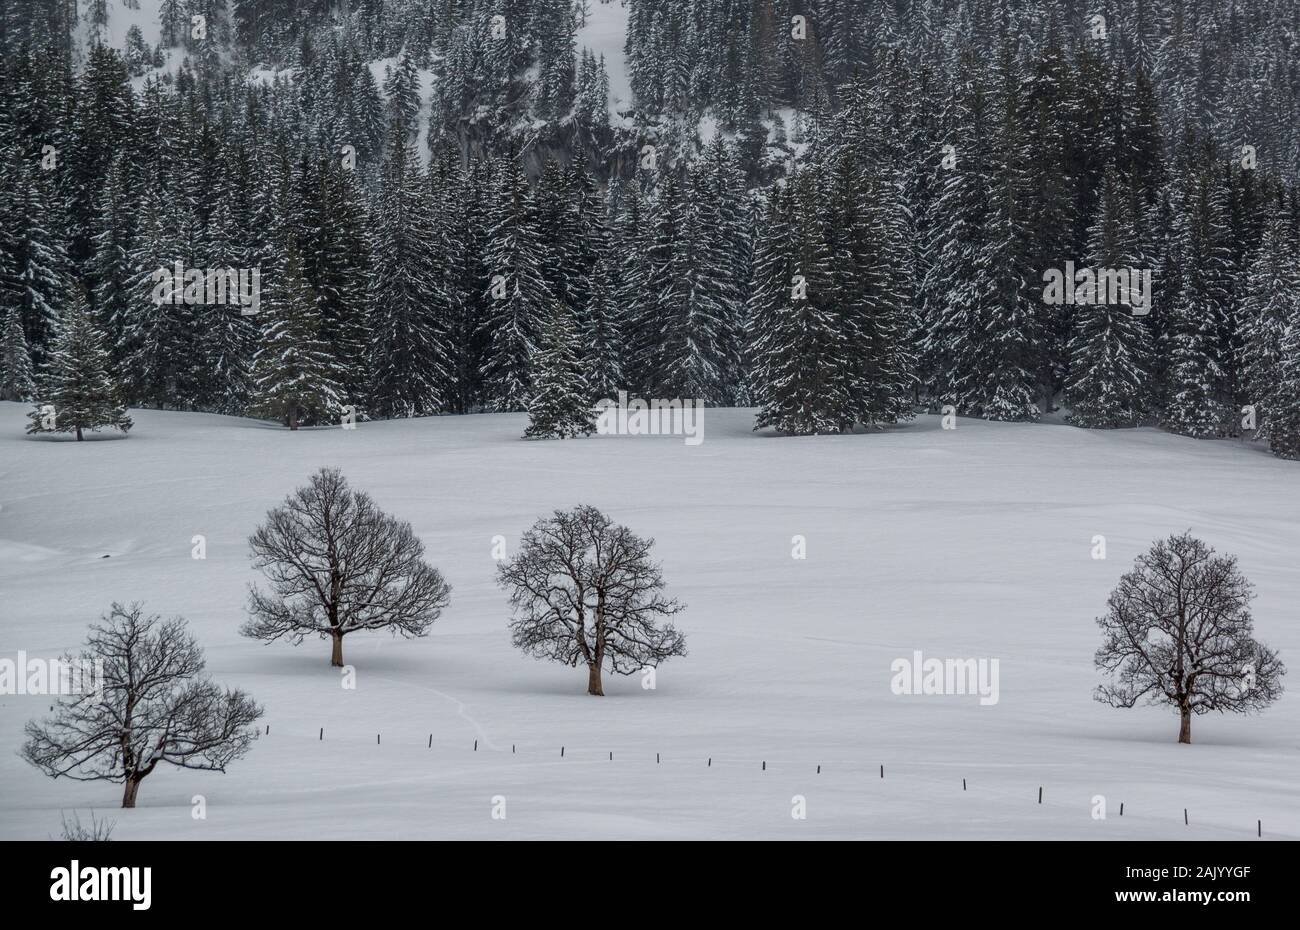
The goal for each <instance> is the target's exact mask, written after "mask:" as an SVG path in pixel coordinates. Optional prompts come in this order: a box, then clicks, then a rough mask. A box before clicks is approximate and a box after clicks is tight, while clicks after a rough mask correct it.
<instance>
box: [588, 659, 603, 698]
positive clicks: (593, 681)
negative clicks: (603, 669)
mask: <svg viewBox="0 0 1300 930" xmlns="http://www.w3.org/2000/svg"><path fill="white" fill-rule="evenodd" d="M587 693H588V694H594V695H596V696H597V697H604V696H605V689H604V688H602V687H601V686H600V666H599V665H588V666H587Z"/></svg>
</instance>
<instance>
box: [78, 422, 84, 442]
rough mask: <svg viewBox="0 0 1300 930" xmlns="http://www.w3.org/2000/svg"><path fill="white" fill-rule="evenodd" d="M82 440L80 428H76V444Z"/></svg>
mask: <svg viewBox="0 0 1300 930" xmlns="http://www.w3.org/2000/svg"><path fill="white" fill-rule="evenodd" d="M82 438H83V437H82V435H81V427H80V426H78V427H77V442H81V440H82Z"/></svg>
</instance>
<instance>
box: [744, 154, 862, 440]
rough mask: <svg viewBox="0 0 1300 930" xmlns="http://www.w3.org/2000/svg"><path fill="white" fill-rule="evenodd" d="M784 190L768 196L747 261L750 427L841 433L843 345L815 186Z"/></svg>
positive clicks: (847, 422)
mask: <svg viewBox="0 0 1300 930" xmlns="http://www.w3.org/2000/svg"><path fill="white" fill-rule="evenodd" d="M790 186H791V188H792V190H789V191H787V192H785V193H774V195H773V197H772V202H771V204H770V205H769V207H768V211H767V214H766V216H765V217H764V222H763V224H762V228H761V230H760V234H759V238H758V242H757V246H756V251H755V257H754V290H753V296H752V297H751V305H750V326H751V329H750V339H751V348H750V354H751V357H752V358H753V360H754V393H755V396H756V399H757V400H758V402H759V405H760V406H759V411H758V416H757V418H756V421H755V424H754V428H755V429H761V428H763V427H765V426H772V427H775V428H776V430H777V431H778V432H781V433H786V434H790V435H796V436H801V435H813V434H819V433H837V432H842V431H844V430H845V429H847V428H849V427H851V426H852V416H851V414H849V413H848V412H847V411H848V410H849V408H850V407H851V404H850V399H849V397H848V394H847V392H846V385H845V379H844V377H843V371H844V366H845V364H846V357H847V351H846V350H847V345H848V340H847V339H846V338H845V334H844V332H843V329H842V327H841V320H840V319H839V317H838V315H837V314H836V313H835V311H834V309H833V306H834V302H835V293H834V288H833V286H832V284H831V264H832V262H831V256H830V253H829V250H828V248H827V245H826V241H825V234H824V230H823V229H822V226H823V224H824V222H825V220H824V214H823V211H820V210H817V209H808V207H809V206H811V204H810V203H809V200H810V195H809V190H811V189H812V188H813V187H815V181H813V180H812V179H811V178H809V177H808V176H796V177H795V178H794V179H793V180H792V181H791V185H790Z"/></svg>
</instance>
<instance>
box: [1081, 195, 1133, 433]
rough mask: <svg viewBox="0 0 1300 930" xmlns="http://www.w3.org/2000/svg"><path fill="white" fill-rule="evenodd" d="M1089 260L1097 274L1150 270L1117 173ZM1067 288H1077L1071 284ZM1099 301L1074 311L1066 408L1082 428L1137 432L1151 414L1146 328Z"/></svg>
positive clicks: (1123, 308) (1128, 312) (1127, 312)
mask: <svg viewBox="0 0 1300 930" xmlns="http://www.w3.org/2000/svg"><path fill="white" fill-rule="evenodd" d="M1088 259H1089V262H1090V264H1091V266H1092V269H1093V270H1094V271H1096V270H1097V269H1115V270H1118V269H1129V268H1133V269H1143V268H1148V267H1149V265H1148V263H1147V262H1146V261H1144V260H1143V258H1142V256H1141V255H1140V254H1139V251H1138V243H1137V232H1136V230H1135V228H1134V226H1133V220H1132V215H1131V213H1130V198H1129V196H1128V194H1127V192H1126V191H1124V190H1123V189H1122V188H1121V186H1120V182H1119V179H1118V177H1117V175H1116V174H1115V173H1114V172H1111V173H1108V174H1107V176H1106V187H1105V190H1104V192H1103V194H1102V199H1101V203H1100V205H1099V207H1098V216H1097V221H1096V222H1095V223H1094V224H1093V226H1092V229H1091V230H1090V232H1089V237H1088ZM1066 286H1067V287H1074V286H1075V285H1074V282H1073V281H1067V282H1066ZM1097 296H1098V298H1099V299H1098V300H1097V301H1096V302H1094V303H1092V304H1085V305H1083V306H1080V307H1077V308H1076V310H1075V317H1074V334H1073V337H1072V338H1071V340H1070V346H1069V350H1070V377H1069V381H1068V383H1067V384H1066V403H1067V404H1068V405H1069V406H1070V410H1071V419H1072V421H1073V422H1075V423H1077V424H1078V425H1079V426H1086V427H1101V428H1107V429H1109V428H1114V427H1120V426H1135V425H1137V423H1138V421H1139V420H1140V418H1141V417H1142V414H1143V412H1144V411H1145V410H1146V409H1147V402H1146V400H1147V398H1146V388H1147V375H1148V369H1149V367H1150V355H1151V346H1150V342H1149V339H1148V332H1147V328H1146V326H1145V325H1144V323H1143V322H1142V320H1141V319H1140V318H1139V317H1135V316H1134V315H1133V309H1134V308H1133V307H1132V306H1130V305H1124V304H1107V303H1104V302H1102V300H1101V299H1100V298H1101V296H1102V295H1097Z"/></svg>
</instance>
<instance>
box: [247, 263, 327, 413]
mask: <svg viewBox="0 0 1300 930" xmlns="http://www.w3.org/2000/svg"><path fill="white" fill-rule="evenodd" d="M276 268H277V270H276V272H275V274H274V275H273V277H272V280H271V283H270V285H269V287H266V288H265V291H266V293H264V294H263V295H262V298H261V315H260V318H261V319H264V320H266V323H265V324H264V326H265V328H264V329H263V331H262V342H261V346H260V347H259V348H258V350H257V354H256V356H254V358H253V374H252V380H253V394H252V400H251V404H250V407H249V414H250V415H251V416H256V417H263V418H266V419H272V420H279V421H281V422H282V423H284V424H285V425H286V426H288V427H289V429H291V430H296V429H297V428H298V426H299V425H300V424H302V423H306V424H309V425H310V424H312V423H322V422H327V421H328V419H329V417H330V416H331V414H332V413H334V412H335V411H336V410H337V409H338V407H339V405H340V403H341V401H340V397H339V370H338V366H337V363H336V362H335V360H334V358H333V356H332V354H331V353H330V351H329V347H328V346H326V345H325V343H324V342H322V341H321V339H320V336H319V320H318V319H317V316H316V300H315V296H314V295H313V294H312V292H311V288H310V287H309V286H308V284H307V281H306V279H305V278H304V277H303V272H302V261H301V259H300V258H299V257H298V247H297V243H296V242H294V240H293V239H290V240H289V241H288V243H287V244H286V247H285V250H284V257H283V259H282V260H281V261H279V262H277V263H276Z"/></svg>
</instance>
